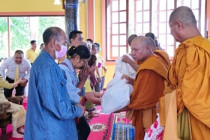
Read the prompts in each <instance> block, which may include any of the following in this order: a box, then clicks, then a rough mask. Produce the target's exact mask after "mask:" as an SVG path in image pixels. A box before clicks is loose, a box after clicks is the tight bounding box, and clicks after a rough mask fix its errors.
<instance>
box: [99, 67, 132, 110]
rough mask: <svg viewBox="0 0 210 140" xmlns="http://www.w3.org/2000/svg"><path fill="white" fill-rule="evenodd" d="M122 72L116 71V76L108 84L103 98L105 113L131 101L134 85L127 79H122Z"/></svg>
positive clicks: (102, 103)
mask: <svg viewBox="0 0 210 140" xmlns="http://www.w3.org/2000/svg"><path fill="white" fill-rule="evenodd" d="M121 77H122V74H121V73H120V72H118V71H117V72H116V73H115V76H114V78H113V79H112V80H111V81H110V82H109V84H108V85H107V88H106V91H105V93H104V95H103V97H102V100H101V106H102V109H103V112H104V113H112V112H115V111H117V110H119V109H121V108H123V107H125V106H127V105H128V104H129V103H130V94H131V92H132V90H133V87H132V85H130V84H127V81H126V79H123V80H122V79H121Z"/></svg>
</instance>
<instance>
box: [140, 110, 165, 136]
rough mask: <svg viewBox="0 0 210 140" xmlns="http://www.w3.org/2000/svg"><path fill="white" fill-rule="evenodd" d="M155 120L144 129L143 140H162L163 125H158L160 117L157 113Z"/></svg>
mask: <svg viewBox="0 0 210 140" xmlns="http://www.w3.org/2000/svg"><path fill="white" fill-rule="evenodd" d="M157 116H158V117H157V119H156V121H155V122H154V123H153V124H152V125H151V126H150V127H149V128H148V129H147V130H146V133H145V136H144V140H162V138H163V130H164V127H162V126H160V117H159V113H157Z"/></svg>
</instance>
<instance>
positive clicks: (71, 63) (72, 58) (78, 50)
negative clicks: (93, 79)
mask: <svg viewBox="0 0 210 140" xmlns="http://www.w3.org/2000/svg"><path fill="white" fill-rule="evenodd" d="M89 59H90V51H89V50H88V48H87V47H86V46H84V45H80V46H78V47H74V46H73V47H71V48H70V49H69V50H68V51H67V58H66V59H65V60H64V61H63V62H61V63H60V65H59V66H60V68H61V69H62V70H63V73H64V76H65V77H66V78H67V85H66V86H67V90H68V93H69V97H70V99H71V100H72V101H73V102H74V103H75V104H78V103H79V98H80V96H81V97H84V96H85V97H86V98H87V100H89V101H90V102H93V103H96V104H99V103H100V101H98V98H100V95H99V94H98V93H95V92H91V93H89V92H87V93H86V92H85V88H84V87H83V86H84V84H85V81H86V80H87V77H88V73H89V66H88V65H87V63H88V61H89ZM77 69H80V72H79V76H78V77H79V78H77V73H76V70H77ZM77 129H78V139H79V140H85V139H87V138H88V135H89V133H90V127H89V124H88V123H87V120H86V118H85V117H84V116H83V117H81V118H80V119H79V122H78V124H77Z"/></svg>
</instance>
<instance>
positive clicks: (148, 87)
mask: <svg viewBox="0 0 210 140" xmlns="http://www.w3.org/2000/svg"><path fill="white" fill-rule="evenodd" d="M131 49H132V56H133V58H134V60H135V61H137V62H138V63H139V65H140V67H139V69H138V71H137V74H136V78H135V80H134V81H133V80H132V79H131V78H130V77H128V76H127V75H123V77H122V78H126V80H127V81H128V82H129V83H133V89H134V90H133V92H132V94H131V99H130V104H129V105H128V106H127V107H126V110H132V111H133V115H132V124H133V126H134V127H135V140H143V138H144V134H145V130H146V129H147V128H149V126H150V125H152V123H153V122H154V121H155V119H156V111H155V106H156V103H157V102H158V100H159V98H160V97H162V96H163V92H164V89H165V84H164V81H165V80H166V79H167V75H168V68H169V65H168V64H169V63H168V62H169V60H168V58H167V56H164V55H163V56H162V55H161V53H159V55H160V56H161V57H160V56H159V55H156V54H155V53H153V51H152V49H151V47H150V42H149V40H148V39H147V38H146V37H144V36H139V37H136V38H135V39H134V40H133V41H132V44H131ZM163 58H165V59H163ZM165 60H168V61H165Z"/></svg>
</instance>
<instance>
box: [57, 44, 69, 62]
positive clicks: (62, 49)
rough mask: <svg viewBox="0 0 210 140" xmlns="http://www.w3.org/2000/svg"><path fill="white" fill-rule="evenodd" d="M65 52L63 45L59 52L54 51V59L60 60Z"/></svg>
mask: <svg viewBox="0 0 210 140" xmlns="http://www.w3.org/2000/svg"><path fill="white" fill-rule="evenodd" d="M66 52H67V47H66V46H64V45H61V50H60V51H55V57H56V59H59V58H62V57H64V56H65V55H66Z"/></svg>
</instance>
